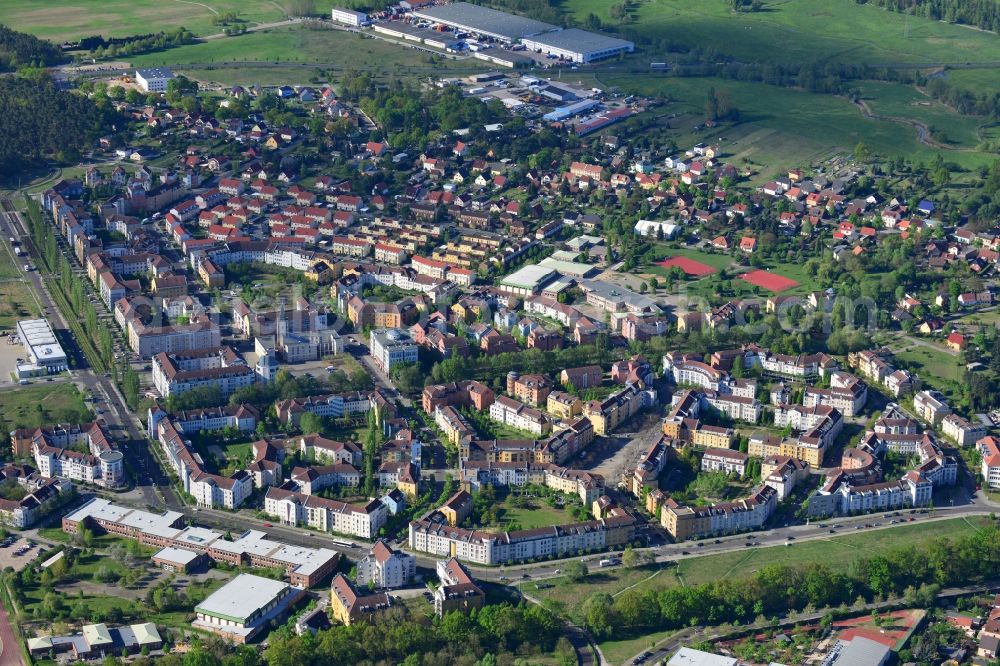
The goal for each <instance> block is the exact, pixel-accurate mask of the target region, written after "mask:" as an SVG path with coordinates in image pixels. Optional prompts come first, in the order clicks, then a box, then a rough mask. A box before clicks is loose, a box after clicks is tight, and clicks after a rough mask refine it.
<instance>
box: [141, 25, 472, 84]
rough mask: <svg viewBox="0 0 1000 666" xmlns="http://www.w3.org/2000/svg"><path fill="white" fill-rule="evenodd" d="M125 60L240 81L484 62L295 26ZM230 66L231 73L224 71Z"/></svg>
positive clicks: (461, 68)
mask: <svg viewBox="0 0 1000 666" xmlns="http://www.w3.org/2000/svg"><path fill="white" fill-rule="evenodd" d="M130 62H131V63H132V64H133V65H134V66H137V67H147V66H159V65H170V66H173V67H176V68H177V69H178V70H179V71H182V72H183V71H185V69H184V67H183V65H185V64H189V63H195V64H198V65H202V66H201V67H196V68H193V70H192V71H198V72H201V73H202V74H203V75H204V76H205V77H206V78H207V79H210V80H213V81H219V82H223V81H222V78H226V79H229V77H230V76H234V77H236V79H235V80H238V81H240V82H241V83H244V84H247V83H255V82H256V79H254V78H252V76H253V75H254V73H253V72H254V70H255V69H256V70H257V71H259V70H261V69H265V71H270V72H271V73H272V74H273V75H274V76H276V77H278V78H277V79H272V80H274V81H278V80H280V81H284V79H281V78H280V77H281V75H282V73H283V72H284V75H285V76H294V77H295V80H300V79H302V78H303V77H305V78H308V77H309V76H311V75H312V74H313V71H312V69H311V68H312V67H314V66H316V65H322V66H324V67H326V68H332V69H334V70H347V69H360V70H368V71H372V72H373V73H375V74H376V75H379V76H390V75H392V76H407V75H413V76H420V75H423V76H429V75H432V74H437V75H441V76H443V75H446V73H459V74H461V73H468V72H476V71H482V70H483V69H484V68H485V66H486V64H485V63H483V62H482V61H478V60H462V61H455V60H451V59H448V58H444V57H441V56H435V55H433V54H430V53H426V52H424V51H415V50H413V49H410V48H407V47H405V46H400V45H397V44H394V43H392V42H387V41H385V40H382V39H372V38H366V37H361V36H359V35H356V34H353V33H349V32H344V31H341V30H312V29H308V28H303V27H300V26H295V27H285V28H275V29H273V30H261V31H259V32H254V33H250V34H246V35H240V36H238V37H228V38H225V39H214V40H211V41H205V42H199V43H197V44H189V45H187V46H181V47H178V48H175V49H170V50H168V51H161V52H157V53H147V54H143V55H140V56H136V57H134V58H132V59H131V61H130ZM243 62H246V63H248V64H249V66H250V71H249V72H247V71H244V70H243V67H241V66H239V65H233V64H232V63H243ZM209 63H229V65H228V66H227V67H226V68H224V69H219V70H215V69H206V68H205V67H204V65H206V64H209ZM253 63H270V66H269V67H268V68H262V67H257V68H253ZM303 68H307V69H303ZM233 69H235V70H236V71H231V72H227V70H233ZM285 70H287V71H285ZM261 73H262V72H261Z"/></svg>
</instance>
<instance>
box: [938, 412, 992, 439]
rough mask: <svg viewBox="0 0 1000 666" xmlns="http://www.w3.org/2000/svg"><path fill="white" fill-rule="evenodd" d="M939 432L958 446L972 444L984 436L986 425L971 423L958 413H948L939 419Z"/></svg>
mask: <svg viewBox="0 0 1000 666" xmlns="http://www.w3.org/2000/svg"><path fill="white" fill-rule="evenodd" d="M941 432H943V433H944V434H945V437H950V438H951V439H953V440H955V442H957V443H958V444H959V445H960V446H972V445H973V444H975V443H976V442H978V441H979V440H980V439H982V438H983V437H986V426H984V425H982V424H976V423H972V422H971V421H969V420H968V419H966V418H963V417H961V416H959V415H958V414H948V415H947V416H945V417H944V418H943V419H942V420H941Z"/></svg>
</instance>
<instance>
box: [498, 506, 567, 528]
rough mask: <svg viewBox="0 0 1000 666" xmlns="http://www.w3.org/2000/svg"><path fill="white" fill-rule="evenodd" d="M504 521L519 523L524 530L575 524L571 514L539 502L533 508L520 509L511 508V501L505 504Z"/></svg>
mask: <svg viewBox="0 0 1000 666" xmlns="http://www.w3.org/2000/svg"><path fill="white" fill-rule="evenodd" d="M502 520H504V521H506V522H508V523H517V524H518V525H520V526H521V529H524V530H531V529H535V528H536V527H550V526H552V525H565V524H566V523H572V522H574V518H573V517H572V516H571V515H570V514H569V512H567V511H564V510H563V509H556V508H552V507H550V506H549V505H547V504H545V503H543V502H537V503H536V504H534V505H533V506H532V507H531V508H527V509H518V508H515V507H513V506H511V505H510V502H509V501H508V502H505V503H504V512H503V516H502Z"/></svg>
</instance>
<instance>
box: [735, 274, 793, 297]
mask: <svg viewBox="0 0 1000 666" xmlns="http://www.w3.org/2000/svg"><path fill="white" fill-rule="evenodd" d="M739 277H740V279H741V280H743V281H744V282H749V283H750V284H752V285H754V286H755V287H761V288H762V289H767V290H768V291H773V292H774V293H776V294H778V293H781V292H783V291H788V290H789V289H792V288H793V287H797V286H799V283H798V282H796V281H795V280H793V279H791V278H786V277H784V276H782V275H778V274H777V273H771V272H768V271H750V272H749V273H744V274H743V275H740V276H739Z"/></svg>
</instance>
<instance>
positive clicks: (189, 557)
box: [153, 546, 198, 565]
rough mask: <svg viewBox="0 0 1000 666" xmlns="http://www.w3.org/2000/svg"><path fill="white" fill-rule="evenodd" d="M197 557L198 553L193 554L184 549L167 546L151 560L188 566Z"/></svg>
mask: <svg viewBox="0 0 1000 666" xmlns="http://www.w3.org/2000/svg"><path fill="white" fill-rule="evenodd" d="M197 557H198V553H195V552H194V551H190V550H187V549H185V548H174V547H173V546H168V547H166V548H164V549H162V550H160V551H159V552H158V553H156V554H155V555H153V559H157V560H164V561H166V562H172V563H174V564H183V565H187V564H190V563H191V562H193V561H194V560H195V558H197Z"/></svg>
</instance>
